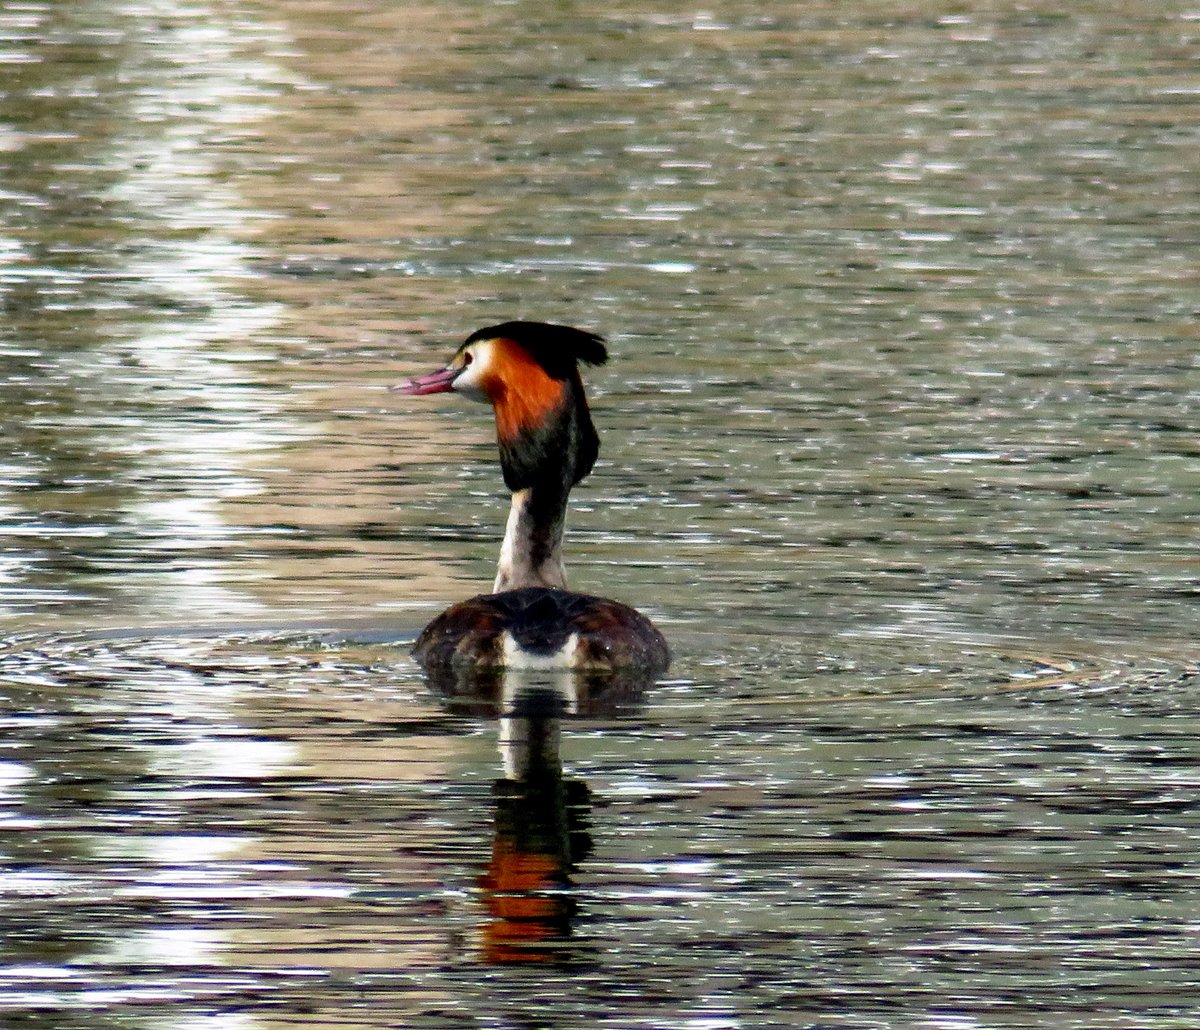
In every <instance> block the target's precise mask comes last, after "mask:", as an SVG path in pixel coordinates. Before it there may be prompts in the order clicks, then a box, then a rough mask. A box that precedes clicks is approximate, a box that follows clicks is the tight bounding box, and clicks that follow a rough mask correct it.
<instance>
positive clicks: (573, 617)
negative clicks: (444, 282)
mask: <svg viewBox="0 0 1200 1030" xmlns="http://www.w3.org/2000/svg"><path fill="white" fill-rule="evenodd" d="M607 359H608V351H607V350H606V349H605V346H604V340H603V339H602V338H601V337H599V336H597V335H596V334H595V333H589V332H585V331H584V330H582V329H573V328H571V327H570V326H564V325H551V324H549V323H546V322H504V323H502V324H500V325H493V326H489V327H487V328H486V329H480V330H478V331H477V332H474V333H472V334H471V335H470V336H468V337H467V339H466V340H465V341H464V342H463V344H462V346H460V347H459V348H458V350H457V351H456V352H455V353H454V357H453V358H451V360H450V364H449V365H447V366H446V367H445V368H442V369H439V370H438V371H436V372H431V373H429V374H428V375H423V376H418V377H417V378H416V379H411V380H409V381H408V382H406V383H401V384H400V385H399V386H397V387H395V389H396V390H398V391H399V392H400V393H405V394H409V395H410V396H421V395H424V394H427V393H444V392H448V391H453V392H455V393H461V394H463V395H465V396H467V397H470V398H472V399H473V400H479V401H485V402H487V403H489V404H491V405H492V409H493V411H494V413H495V416H496V442H497V444H498V445H499V449H500V468H501V470H502V471H503V473H504V484H505V486H507V487H508V489H509V491H511V493H512V508H511V510H510V512H509V516H508V525H507V528H506V530H505V533H504V543H503V544H502V545H501V547H500V562H499V567H498V568H497V571H496V582H495V584H494V585H493V587H492V589H493V591H494V592H493V593H491V594H480V595H479V596H478V597H472V598H470V599H469V600H467V601H461V602H459V603H458V604H455V605H453V606H451V607H450V608H448V609H447V610H446V611H445V612H443V613H442V614H441V615H439V616H438V617H437V618H436V619H434V620H433V621H432V622H431V623H430V624H429V625H428V626H426V627H425V629H424V630H423V631H422V633H421V635H420V636H419V637H418V638H417V642H416V645H415V646H414V648H413V655H414V656H415V657H416V658H417V660H418V661H419V662H420V663H421V664H422V665H423V666H425V667H426V668H427V669H431V668H432V669H456V670H460V671H464V672H470V671H478V670H487V669H497V668H525V669H561V668H574V669H579V670H586V671H603V670H608V669H637V670H640V671H644V672H647V673H650V674H654V673H658V672H661V671H663V670H664V669H666V667H667V665H668V663H669V662H670V652H669V650H668V648H667V642H666V640H664V639H663V636H662V634H661V633H659V631H658V630H657V629H655V627H654V625H653V624H652V623H651V622H650V620H649V619H647V618H646V617H645V616H644V615H642V614H640V613H639V612H637V611H635V610H634V609H633V608H630V607H629V606H628V605H625V604H621V603H620V602H618V601H612V600H609V599H607V598H603V597H591V596H589V595H587V594H577V593H573V592H571V591H569V590H567V588H566V579H565V577H564V575H563V564H562V536H563V524H564V521H565V519H566V512H567V497H568V495H569V494H570V492H571V488H572V487H573V486H574V485H575V484H576V483H578V482H579V481H580V480H581V479H583V478H584V476H586V475H587V474H588V473H589V472H591V470H592V466H593V465H594V464H595V462H596V455H597V454H598V453H599V450H600V441H599V438H598V437H597V435H596V427H595V426H594V425H593V424H592V416H591V412H590V411H589V410H588V403H587V397H586V396H585V395H584V391H583V381H582V379H581V378H580V375H579V364H580V362H583V363H585V364H589V365H601V364H603V363H604V362H605V361H606V360H607Z"/></svg>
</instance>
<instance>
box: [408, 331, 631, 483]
mask: <svg viewBox="0 0 1200 1030" xmlns="http://www.w3.org/2000/svg"><path fill="white" fill-rule="evenodd" d="M607 359H608V352H607V350H606V349H605V346H604V340H603V338H602V337H600V336H597V335H596V334H595V333H590V332H587V331H585V330H583V329H574V328H572V327H570V326H565V325H553V324H551V323H548V322H520V321H515V322H502V323H501V324H499V325H493V326H488V327H486V328H484V329H479V330H477V331H476V332H473V333H472V334H471V335H470V336H468V337H467V338H466V340H464V341H463V343H462V345H461V346H460V347H459V348H458V350H457V351H455V353H454V356H453V357H452V358H451V359H450V363H449V364H448V365H447V366H446V367H445V368H442V369H438V370H437V371H436V372H430V373H428V374H427V375H423V376H418V377H417V378H415V379H410V380H409V381H408V382H405V383H401V384H399V385H398V386H396V387H394V389H396V390H397V391H398V392H400V393H404V394H408V395H410V396H422V395H424V394H430V393H445V392H448V391H452V392H454V393H460V394H462V395H463V396H464V397H469V398H471V399H472V400H478V401H486V402H488V403H490V404H491V405H492V408H493V409H494V411H495V415H496V439H497V443H498V444H499V447H500V464H501V467H502V469H503V471H504V482H505V485H506V486H507V487H508V488H509V490H511V491H512V492H513V493H516V492H518V491H521V490H526V489H529V488H531V487H536V486H550V485H555V486H557V488H558V489H561V490H564V491H565V490H569V489H570V488H571V487H572V486H573V485H574V484H576V483H578V482H579V481H580V480H581V479H583V477H584V476H586V475H587V474H588V473H589V472H590V471H591V470H592V465H593V464H595V461H596V455H597V454H598V453H599V446H600V445H599V439H598V438H597V436H596V430H595V427H594V426H593V424H592V418H591V414H590V412H589V411H588V405H587V398H586V397H585V396H584V392H583V382H582V380H581V379H580V377H579V363H580V362H584V363H586V364H589V365H600V364H603V363H604V362H605V361H606V360H607Z"/></svg>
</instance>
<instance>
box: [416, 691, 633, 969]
mask: <svg viewBox="0 0 1200 1030" xmlns="http://www.w3.org/2000/svg"><path fill="white" fill-rule="evenodd" d="M429 682H430V685H431V686H432V687H433V688H434V689H435V690H436V691H437V692H438V693H440V694H441V695H442V696H443V697H445V698H446V699H447V700H448V701H449V702H450V703H451V705H452V706H453V707H454V708H455V709H457V710H460V711H466V712H469V713H470V714H472V715H476V716H484V717H493V718H496V719H497V720H498V721H499V734H498V739H499V746H500V759H501V764H502V768H503V775H502V776H501V777H500V778H499V779H497V780H496V781H495V783H494V784H493V787H492V796H493V798H494V801H495V813H494V821H493V828H494V831H493V836H492V853H491V858H490V860H489V862H488V867H487V870H486V872H484V873H483V875H482V876H480V878H479V886H480V888H481V891H482V897H483V904H484V907H485V909H486V910H487V916H488V918H487V921H486V922H485V924H484V926H483V927H482V932H481V953H482V958H483V960H484V961H485V962H489V963H497V964H500V963H504V964H507V963H518V962H528V963H555V964H558V963H569V962H570V961H571V960H572V959H573V958H574V957H575V956H574V954H573V949H571V948H570V947H568V946H567V941H568V940H569V939H570V938H571V935H572V927H573V924H574V921H575V917H576V914H577V910H578V905H579V902H578V895H577V891H576V889H575V887H574V882H573V879H572V876H573V874H574V873H575V872H576V870H577V868H578V866H579V864H580V863H581V862H583V861H584V860H585V859H586V858H588V857H589V856H590V855H591V853H592V835H591V832H590V825H591V822H590V816H591V808H592V795H591V792H590V790H589V789H588V786H587V784H586V783H584V782H583V781H582V780H579V779H573V778H571V777H569V776H566V775H564V772H563V764H562V757H561V752H560V743H561V739H562V726H563V722H564V720H567V719H587V718H597V717H605V716H612V715H615V714H617V713H618V712H620V711H622V710H626V709H628V708H629V707H630V706H632V705H636V704H637V701H638V699H639V698H640V697H641V695H642V691H643V690H644V688H645V687H646V686H647V685H648V683H647V680H646V679H645V678H639V677H637V676H636V675H632V674H623V675H616V674H613V673H608V674H603V675H590V676H588V675H582V674H579V673H575V672H570V671H566V670H563V671H557V672H551V673H532V672H528V671H523V670H517V669H497V670H492V671H490V672H489V673H486V674H475V675H471V676H466V675H460V676H457V677H456V676H453V675H451V674H449V673H444V674H441V675H439V674H437V673H430V674H429Z"/></svg>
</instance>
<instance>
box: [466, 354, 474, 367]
mask: <svg viewBox="0 0 1200 1030" xmlns="http://www.w3.org/2000/svg"><path fill="white" fill-rule="evenodd" d="M474 360H475V355H474V354H472V353H471V352H470V351H467V352H466V353H465V354H464V355H463V366H464V367H465V366H467V365H469V364H470V363H471V362H472V361H474Z"/></svg>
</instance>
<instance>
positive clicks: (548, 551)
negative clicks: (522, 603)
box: [492, 487, 567, 594]
mask: <svg viewBox="0 0 1200 1030" xmlns="http://www.w3.org/2000/svg"><path fill="white" fill-rule="evenodd" d="M566 514H567V497H566V493H565V492H563V493H562V494H560V493H559V492H558V491H557V490H547V489H545V488H540V487H530V488H528V489H525V490H518V491H517V492H516V493H514V494H513V495H512V508H511V509H509V512H508V525H507V527H506V528H505V530H504V543H503V544H501V545H500V564H499V567H498V568H497V570H496V582H495V584H494V585H493V587H492V591H493V593H497V594H498V593H500V591H502V590H516V589H518V588H519V587H557V588H559V589H564V588H565V587H566V585H567V581H566V577H565V576H564V575H563V564H562V535H563V523H564V522H565V520H566Z"/></svg>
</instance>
